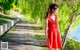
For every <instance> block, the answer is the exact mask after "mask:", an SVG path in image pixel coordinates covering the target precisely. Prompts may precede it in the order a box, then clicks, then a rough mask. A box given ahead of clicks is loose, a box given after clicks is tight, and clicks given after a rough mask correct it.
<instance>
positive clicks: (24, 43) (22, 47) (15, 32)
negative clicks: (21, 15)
mask: <svg viewBox="0 0 80 50" xmlns="http://www.w3.org/2000/svg"><path fill="white" fill-rule="evenodd" d="M3 41H4V42H8V43H9V44H8V46H9V47H8V48H9V49H8V50H43V49H42V47H39V46H36V44H37V42H36V40H35V39H34V32H33V30H32V27H31V24H30V23H28V22H25V21H20V22H18V23H17V24H16V26H15V27H13V28H12V29H11V30H10V31H9V32H8V33H7V35H6V37H4V38H3Z"/></svg>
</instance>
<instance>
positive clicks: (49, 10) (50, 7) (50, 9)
mask: <svg viewBox="0 0 80 50" xmlns="http://www.w3.org/2000/svg"><path fill="white" fill-rule="evenodd" d="M57 8H58V5H57V4H53V3H51V4H50V5H49V8H48V11H47V14H46V17H45V18H47V16H48V13H50V14H51V13H52V9H54V10H56V9H57Z"/></svg>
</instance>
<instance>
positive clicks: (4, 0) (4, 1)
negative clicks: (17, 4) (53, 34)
mask: <svg viewBox="0 0 80 50" xmlns="http://www.w3.org/2000/svg"><path fill="white" fill-rule="evenodd" d="M13 2H14V0H0V7H1V8H2V9H3V12H4V13H9V12H6V11H7V10H8V11H9V10H10V9H11V8H12V7H13V6H12V3H13Z"/></svg>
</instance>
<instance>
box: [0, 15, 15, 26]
mask: <svg viewBox="0 0 80 50" xmlns="http://www.w3.org/2000/svg"><path fill="white" fill-rule="evenodd" d="M14 19H16V17H8V16H3V15H0V25H2V24H4V23H7V22H9V21H11V20H14Z"/></svg>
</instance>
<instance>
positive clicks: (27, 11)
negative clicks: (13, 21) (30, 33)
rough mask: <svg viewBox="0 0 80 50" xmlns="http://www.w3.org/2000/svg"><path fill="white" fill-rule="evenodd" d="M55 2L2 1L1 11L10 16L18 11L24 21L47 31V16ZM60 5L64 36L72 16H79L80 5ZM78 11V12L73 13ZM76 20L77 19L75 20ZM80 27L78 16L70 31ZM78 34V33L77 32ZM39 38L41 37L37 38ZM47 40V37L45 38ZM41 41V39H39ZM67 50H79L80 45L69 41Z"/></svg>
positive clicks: (60, 18)
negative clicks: (12, 11) (11, 12)
mask: <svg viewBox="0 0 80 50" xmlns="http://www.w3.org/2000/svg"><path fill="white" fill-rule="evenodd" d="M56 1H57V2H61V1H63V2H80V1H79V0H56ZM52 2H54V0H0V11H1V13H4V14H10V10H14V11H18V12H19V13H20V14H22V15H24V17H23V18H21V19H22V20H26V21H29V22H30V23H36V24H39V27H40V28H41V29H42V30H44V29H45V16H46V12H47V10H48V6H49V4H50V3H52ZM58 5H59V12H58V17H59V26H60V31H61V35H62V36H63V35H64V32H65V30H66V28H67V26H68V24H69V23H70V18H71V14H73V13H74V16H77V15H78V14H79V13H80V4H58ZM74 10H76V12H73V11H74ZM74 20H75V19H74ZM78 26H80V15H78V18H77V20H75V22H74V24H73V25H72V26H71V28H70V30H69V32H70V31H72V30H75V29H76V28H77V27H78ZM76 34H77V32H76ZM42 37H43V36H42ZM35 38H36V39H37V38H39V36H35ZM44 38H45V37H44ZM39 39H40V38H39ZM65 48H66V49H65V50H79V49H80V43H79V42H77V41H75V40H72V39H69V38H68V39H67V44H66V47H65Z"/></svg>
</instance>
